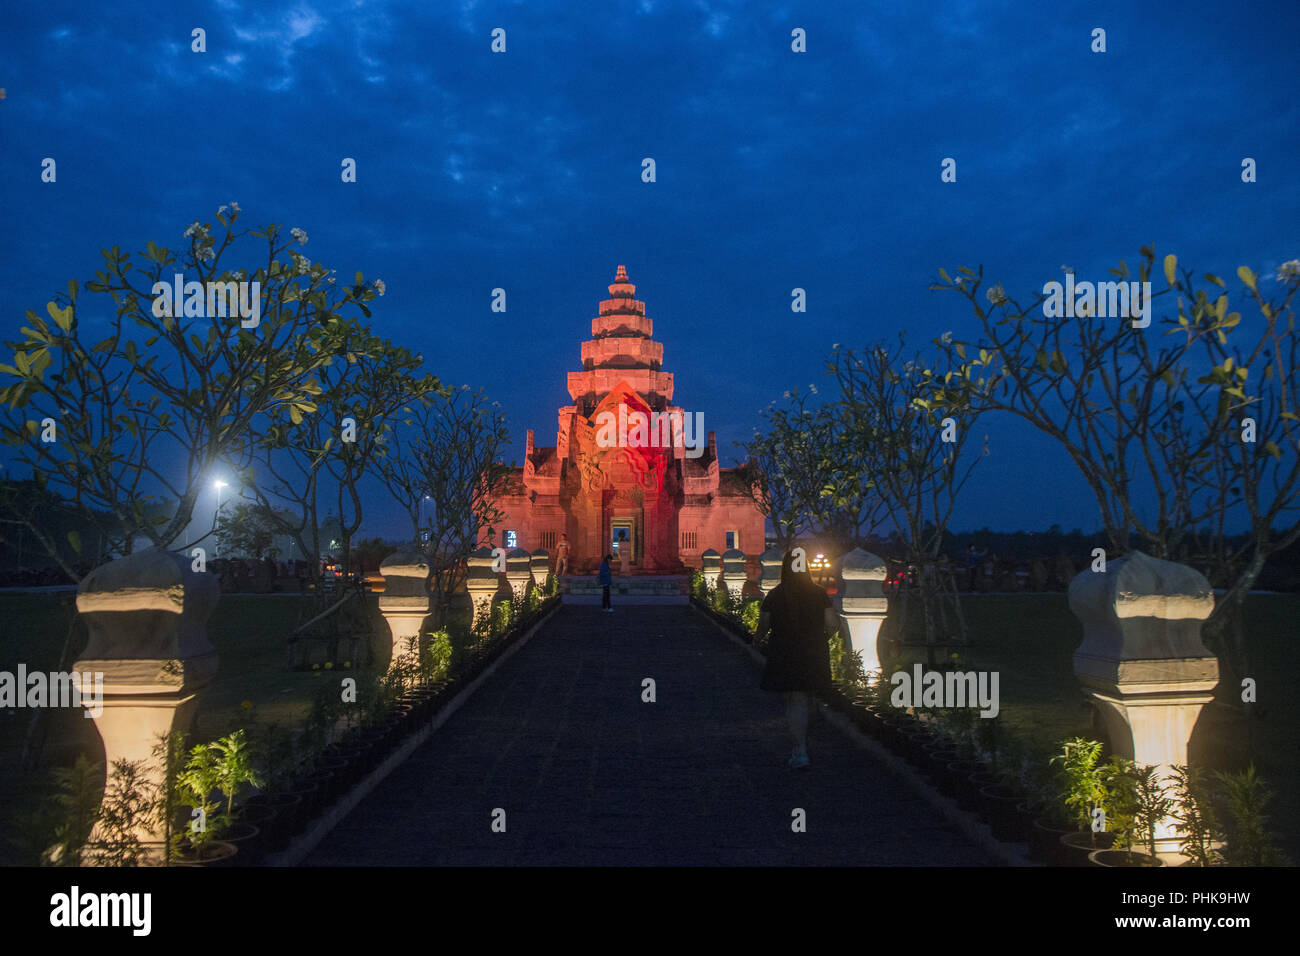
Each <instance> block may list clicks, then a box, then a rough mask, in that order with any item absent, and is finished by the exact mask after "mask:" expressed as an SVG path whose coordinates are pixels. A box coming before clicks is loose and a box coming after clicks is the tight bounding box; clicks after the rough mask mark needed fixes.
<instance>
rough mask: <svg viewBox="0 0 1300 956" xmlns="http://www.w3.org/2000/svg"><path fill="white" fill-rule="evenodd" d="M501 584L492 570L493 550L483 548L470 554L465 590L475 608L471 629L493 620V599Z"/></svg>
mask: <svg viewBox="0 0 1300 956" xmlns="http://www.w3.org/2000/svg"><path fill="white" fill-rule="evenodd" d="M500 584H501V579H500V578H498V577H497V572H496V571H494V570H493V568H492V549H491V548H488V547H483V548H479V549H478V550H477V551H474V552H473V553H472V554H470V556H469V568H468V571H467V572H466V576H465V588H466V589H467V590H468V591H469V599H470V602H471V603H472V604H473V606H474V618H473V623H472V624H471V627H478V626H479V625H480V623H482V622H484V621H489V620H491V619H492V598H493V597H494V596H495V595H496V593H497V588H498V587H499V586H500Z"/></svg>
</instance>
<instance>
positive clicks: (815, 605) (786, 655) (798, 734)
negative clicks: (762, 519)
mask: <svg viewBox="0 0 1300 956" xmlns="http://www.w3.org/2000/svg"><path fill="white" fill-rule="evenodd" d="M838 627H839V615H838V614H836V613H835V610H834V608H833V607H832V606H831V600H830V598H829V597H827V596H826V591H825V590H824V589H822V588H821V587H818V586H817V585H816V584H815V583H814V582H813V579H812V575H810V574H809V573H808V572H807V571H800V572H796V571H795V570H794V555H793V554H791V553H790V552H788V551H787V552H786V554H785V557H784V559H782V561H781V583H780V584H778V585H777V586H776V587H774V588H773V589H772V592H771V593H770V594H769V595H768V596H767V597H766V598H764V599H763V603H762V605H761V606H760V608H759V615H758V635H757V636H758V637H759V638H762V637H763V635H764V634H766V633H767V632H768V630H769V628H770V629H771V632H772V639H771V640H770V641H769V642H768V645H767V665H766V666H765V667H764V668H763V679H762V682H761V683H760V684H759V686H760V687H762V688H763V690H769V691H780V692H784V693H785V715H786V720H787V721H788V722H789V725H790V740H791V742H792V743H793V745H794V747H793V749H792V750H791V752H790V764H789V766H790V767H792V768H801V767H806V766H808V713H809V710H810V708H811V707H812V695H813V694H814V693H816V692H817V691H825V690H829V689H830V686H831V656H830V646H829V641H828V636H829V633H830V632H833V631H835V630H836V629H837V628H838Z"/></svg>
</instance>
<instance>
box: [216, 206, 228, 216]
mask: <svg viewBox="0 0 1300 956" xmlns="http://www.w3.org/2000/svg"><path fill="white" fill-rule="evenodd" d="M226 208H227V207H225V206H222V207H221V208H220V209H218V210H217V215H218V216H224V215H225V214H226Z"/></svg>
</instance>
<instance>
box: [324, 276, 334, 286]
mask: <svg viewBox="0 0 1300 956" xmlns="http://www.w3.org/2000/svg"><path fill="white" fill-rule="evenodd" d="M326 281H327V282H329V284H330V285H333V284H334V277H333V276H330V277H329V278H328V279H327V280H326Z"/></svg>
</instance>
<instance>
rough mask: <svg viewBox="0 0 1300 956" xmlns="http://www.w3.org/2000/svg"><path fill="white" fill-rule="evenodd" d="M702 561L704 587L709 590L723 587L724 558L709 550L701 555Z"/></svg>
mask: <svg viewBox="0 0 1300 956" xmlns="http://www.w3.org/2000/svg"><path fill="white" fill-rule="evenodd" d="M700 561H701V563H702V564H703V569H702V570H703V573H704V586H705V587H707V588H716V587H721V581H720V580H719V579H720V577H721V576H722V556H721V555H720V554H718V552H717V551H714V550H713V549H712V548H709V549H708V550H707V551H705V552H704V553H703V554H701V555H700Z"/></svg>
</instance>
